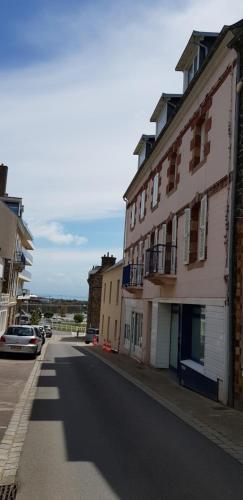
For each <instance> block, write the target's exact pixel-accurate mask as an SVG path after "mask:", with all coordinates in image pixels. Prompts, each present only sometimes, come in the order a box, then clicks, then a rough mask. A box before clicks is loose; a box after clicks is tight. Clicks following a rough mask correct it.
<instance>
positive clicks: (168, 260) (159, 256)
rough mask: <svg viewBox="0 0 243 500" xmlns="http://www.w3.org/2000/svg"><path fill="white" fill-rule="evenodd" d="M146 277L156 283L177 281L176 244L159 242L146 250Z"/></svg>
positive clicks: (168, 283)
mask: <svg viewBox="0 0 243 500" xmlns="http://www.w3.org/2000/svg"><path fill="white" fill-rule="evenodd" d="M145 278H146V279H147V280H149V281H150V282H151V283H153V284H154V285H159V286H161V285H169V286H171V285H172V286H173V285H175V283H176V278H177V277H176V246H175V245H171V244H165V245H162V244H159V245H155V246H154V247H152V248H149V249H148V250H147V251H146V260H145Z"/></svg>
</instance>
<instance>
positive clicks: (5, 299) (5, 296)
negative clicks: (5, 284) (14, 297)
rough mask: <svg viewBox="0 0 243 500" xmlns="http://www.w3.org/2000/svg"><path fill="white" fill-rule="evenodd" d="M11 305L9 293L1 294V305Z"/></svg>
mask: <svg viewBox="0 0 243 500" xmlns="http://www.w3.org/2000/svg"><path fill="white" fill-rule="evenodd" d="M8 303H9V293H1V294H0V305H1V306H4V305H7V304H8Z"/></svg>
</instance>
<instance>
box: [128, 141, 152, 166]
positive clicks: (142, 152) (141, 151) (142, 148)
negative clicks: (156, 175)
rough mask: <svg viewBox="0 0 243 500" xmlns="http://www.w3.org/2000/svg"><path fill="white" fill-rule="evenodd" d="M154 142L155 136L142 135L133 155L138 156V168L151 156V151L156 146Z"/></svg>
mask: <svg viewBox="0 0 243 500" xmlns="http://www.w3.org/2000/svg"><path fill="white" fill-rule="evenodd" d="M154 141H155V137H154V135H145V134H144V135H142V137H141V139H140V141H139V143H138V144H137V146H136V148H135V150H134V153H133V154H134V155H137V156H138V168H140V167H141V165H142V163H143V162H144V160H146V158H147V157H148V156H149V154H150V151H151V149H152V147H153V145H154Z"/></svg>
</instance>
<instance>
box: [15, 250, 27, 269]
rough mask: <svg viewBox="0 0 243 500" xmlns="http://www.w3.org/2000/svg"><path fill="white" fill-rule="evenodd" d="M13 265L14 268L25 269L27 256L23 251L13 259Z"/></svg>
mask: <svg viewBox="0 0 243 500" xmlns="http://www.w3.org/2000/svg"><path fill="white" fill-rule="evenodd" d="M13 266H14V269H15V270H16V271H18V272H21V271H23V269H24V266H25V256H24V254H23V252H17V253H16V254H15V257H14V261H13Z"/></svg>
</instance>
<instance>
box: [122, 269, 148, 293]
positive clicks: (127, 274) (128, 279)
mask: <svg viewBox="0 0 243 500" xmlns="http://www.w3.org/2000/svg"><path fill="white" fill-rule="evenodd" d="M122 286H123V288H125V289H126V290H127V291H128V292H130V293H133V294H138V295H139V294H141V292H142V291H143V264H128V265H127V266H124V267H123V277H122Z"/></svg>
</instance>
